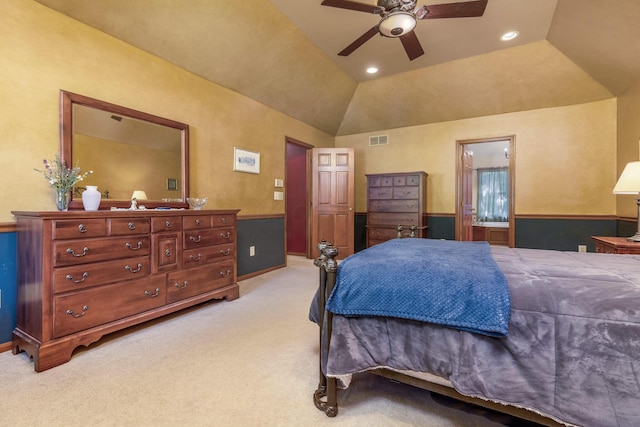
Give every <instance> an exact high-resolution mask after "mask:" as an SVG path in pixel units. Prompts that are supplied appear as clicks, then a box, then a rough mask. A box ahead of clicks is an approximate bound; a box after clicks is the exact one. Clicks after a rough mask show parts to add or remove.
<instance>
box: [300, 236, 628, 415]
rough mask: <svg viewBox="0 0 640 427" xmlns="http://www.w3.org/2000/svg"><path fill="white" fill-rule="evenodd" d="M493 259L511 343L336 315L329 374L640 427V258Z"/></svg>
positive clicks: (559, 255) (531, 252)
mask: <svg viewBox="0 0 640 427" xmlns="http://www.w3.org/2000/svg"><path fill="white" fill-rule="evenodd" d="M491 251H492V254H493V256H494V259H495V261H496V262H497V264H498V265H499V266H500V268H501V269H502V271H503V272H504V274H505V277H506V278H507V281H508V283H509V289H510V292H511V320H510V325H509V335H508V338H495V337H489V336H485V335H480V334H474V333H471V332H466V331H459V330H454V329H450V328H447V327H444V326H439V325H434V324H428V323H422V322H419V321H413V320H403V319H396V318H371V317H369V318H367V317H360V318H358V317H352V318H346V317H342V316H334V320H333V332H332V337H331V347H330V350H329V354H328V357H327V356H326V355H325V356H324V357H323V358H324V359H325V360H323V363H322V364H323V370H324V372H325V374H326V375H327V376H329V377H337V378H339V379H340V380H345V378H347V381H348V379H349V378H350V375H351V374H354V373H357V372H362V371H366V370H369V369H374V368H378V367H388V368H391V369H395V370H411V371H419V372H428V373H431V374H435V375H438V376H440V377H443V378H446V379H449V380H450V381H451V383H452V384H453V386H454V387H455V389H456V390H457V391H458V392H460V393H462V394H465V395H469V396H476V397H479V398H482V399H488V400H492V401H496V402H501V403H504V404H509V405H514V406H518V407H523V408H528V409H532V410H534V411H536V412H538V413H541V414H543V415H546V416H549V417H551V418H554V419H556V420H559V421H561V422H564V423H568V424H574V425H580V426H597V427H605V426H629V427H630V426H640V256H632V255H606V254H594V253H586V254H585V253H576V252H558V251H544V250H536V249H509V248H506V247H492V249H491ZM312 305H313V304H312ZM346 385H348V382H347V383H345V386H346Z"/></svg>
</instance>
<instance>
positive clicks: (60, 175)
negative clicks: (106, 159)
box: [35, 155, 93, 211]
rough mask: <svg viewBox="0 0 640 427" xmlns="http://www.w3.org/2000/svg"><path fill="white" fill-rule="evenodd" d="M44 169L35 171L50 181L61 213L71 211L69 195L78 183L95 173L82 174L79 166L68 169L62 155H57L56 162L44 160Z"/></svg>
mask: <svg viewBox="0 0 640 427" xmlns="http://www.w3.org/2000/svg"><path fill="white" fill-rule="evenodd" d="M42 163H44V169H42V170H40V169H35V170H36V171H37V172H40V173H41V174H42V176H44V178H45V179H46V180H47V181H49V185H51V188H53V189H54V190H55V191H56V206H57V208H58V210H59V211H66V210H67V209H69V193H70V192H71V189H72V188H73V186H74V185H76V183H78V182H79V181H82V180H83V179H85V178H86V177H87V175H89V174H92V173H93V171H88V172H84V173H82V172H81V171H80V168H79V167H78V166H75V167H73V168H68V167H67V165H66V164H65V163H64V162H63V161H62V159H61V158H60V155H56V158H55V160H53V161H51V160H47V159H44V160H43V161H42Z"/></svg>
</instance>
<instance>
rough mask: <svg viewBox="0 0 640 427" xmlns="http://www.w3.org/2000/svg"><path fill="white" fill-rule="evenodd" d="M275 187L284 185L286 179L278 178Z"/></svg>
mask: <svg viewBox="0 0 640 427" xmlns="http://www.w3.org/2000/svg"><path fill="white" fill-rule="evenodd" d="M274 187H276V188H282V187H284V181H283V180H282V179H280V178H276V181H275V184H274Z"/></svg>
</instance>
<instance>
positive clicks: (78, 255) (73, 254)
mask: <svg viewBox="0 0 640 427" xmlns="http://www.w3.org/2000/svg"><path fill="white" fill-rule="evenodd" d="M87 252H89V248H88V247H86V246H85V247H84V248H82V253H81V254H77V253H76V251H75V250H73V249H71V248H67V253H68V254H69V255H72V256H74V257H76V258H79V257H81V256H85V255H86V254H87Z"/></svg>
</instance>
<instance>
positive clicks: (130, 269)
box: [124, 262, 142, 273]
mask: <svg viewBox="0 0 640 427" xmlns="http://www.w3.org/2000/svg"><path fill="white" fill-rule="evenodd" d="M124 269H125V270H127V271H130V272H132V273H138V272H139V271H140V270H142V263H141V262H139V263H138V269H137V270H134V269H133V268H131V266H130V265H126V266H125V267H124Z"/></svg>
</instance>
